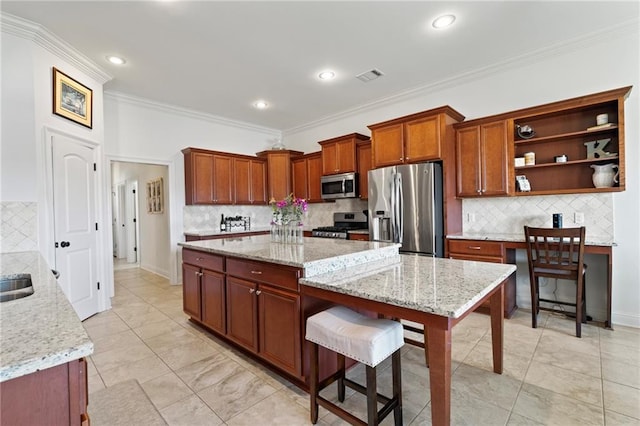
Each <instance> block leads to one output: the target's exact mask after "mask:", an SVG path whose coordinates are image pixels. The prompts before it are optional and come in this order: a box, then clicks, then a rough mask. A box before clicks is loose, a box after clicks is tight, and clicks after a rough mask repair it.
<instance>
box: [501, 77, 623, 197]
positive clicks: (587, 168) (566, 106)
mask: <svg viewBox="0 0 640 426" xmlns="http://www.w3.org/2000/svg"><path fill="white" fill-rule="evenodd" d="M630 92H631V86H629V87H622V88H620V89H615V90H610V91H607V92H601V93H596V94H592V95H587V96H582V97H578V98H573V99H568V100H565V101H560V102H554V103H550V104H546V105H541V106H537V107H533V108H527V109H523V110H520V111H515V112H513V113H510V115H511V116H512V127H511V132H510V136H511V137H512V138H513V139H512V140H513V145H514V153H513V156H514V157H513V158H511V164H512V167H515V166H513V163H514V158H515V157H524V154H525V153H529V152H532V153H533V154H534V156H535V164H534V165H526V166H518V167H515V175H524V176H526V177H527V180H528V181H529V183H530V186H531V191H530V192H517V193H515V195H545V194H568V193H585V192H616V191H624V190H625V146H624V122H625V120H624V118H625V117H624V101H625V99H626V98H627V97H628V96H629V93H630ZM601 115H606V123H605V125H602V126H597V123H596V117H597V116H601ZM602 118H603V119H604V118H605V117H604V116H603V117H602ZM517 126H529V127H530V128H531V129H533V132H534V134H533V135H527V134H525V135H524V136H525V137H522V136H520V135H519V134H518V131H517ZM563 155H564V156H566V161H564V162H556V160H555V157H561V156H563ZM607 164H612V165H614V166H615V167H610V168H612V169H615V168H617V172H618V175H617V179H616V181H614V182H612V186H604V187H603V186H601V185H600V183H599V185H598V186H599V187H596V186H595V183H594V180H593V174H594V169H597V168H598V167H597V166H602V165H607ZM592 166H595V167H592ZM613 173H615V171H614V172H612V174H613Z"/></svg>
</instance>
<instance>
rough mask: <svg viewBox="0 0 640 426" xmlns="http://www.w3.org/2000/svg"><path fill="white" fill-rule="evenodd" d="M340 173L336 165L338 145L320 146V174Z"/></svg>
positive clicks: (338, 166)
mask: <svg viewBox="0 0 640 426" xmlns="http://www.w3.org/2000/svg"><path fill="white" fill-rule="evenodd" d="M336 173H340V165H339V164H338V144H337V143H327V144H324V145H322V174H323V175H333V174H336Z"/></svg>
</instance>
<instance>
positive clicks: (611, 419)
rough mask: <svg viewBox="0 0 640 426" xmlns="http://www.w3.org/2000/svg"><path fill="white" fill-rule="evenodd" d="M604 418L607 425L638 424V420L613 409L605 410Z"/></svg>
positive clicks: (637, 425)
mask: <svg viewBox="0 0 640 426" xmlns="http://www.w3.org/2000/svg"><path fill="white" fill-rule="evenodd" d="M604 418H605V424H606V425H607V426H640V420H638V419H634V418H633V417H627V416H625V415H622V414H620V413H616V412H614V411H608V410H605V412H604Z"/></svg>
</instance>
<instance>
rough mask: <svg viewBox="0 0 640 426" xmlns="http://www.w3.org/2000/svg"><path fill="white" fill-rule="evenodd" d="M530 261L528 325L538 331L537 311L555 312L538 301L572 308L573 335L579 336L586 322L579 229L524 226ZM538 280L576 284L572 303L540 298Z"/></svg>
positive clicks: (582, 257) (583, 269)
mask: <svg viewBox="0 0 640 426" xmlns="http://www.w3.org/2000/svg"><path fill="white" fill-rule="evenodd" d="M524 235H525V240H526V243H527V258H528V260H529V280H530V283H531V326H532V327H533V328H537V326H538V313H539V312H540V310H547V311H555V309H552V308H546V307H541V306H540V302H547V303H553V304H558V305H566V306H574V307H575V309H576V312H575V315H576V336H577V337H581V324H582V323H583V322H584V323H586V322H587V311H586V309H587V301H586V291H585V272H586V265H585V264H584V235H585V227H584V226H582V227H580V228H531V227H528V226H525V227H524ZM540 277H544V278H555V279H560V280H573V281H575V282H576V301H575V303H570V302H563V301H559V300H552V299H543V298H541V297H540V283H539V279H540Z"/></svg>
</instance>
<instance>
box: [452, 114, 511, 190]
mask: <svg viewBox="0 0 640 426" xmlns="http://www.w3.org/2000/svg"><path fill="white" fill-rule="evenodd" d="M454 127H455V128H456V182H457V185H456V194H457V196H458V197H478V196H487V195H494V196H497V195H507V194H508V193H510V192H511V191H512V188H513V181H512V179H509V175H510V173H509V161H511V160H510V159H511V150H510V149H509V144H508V138H507V120H498V121H493V122H478V121H477V120H474V121H470V122H466V123H461V124H458V125H456V126H454Z"/></svg>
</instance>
